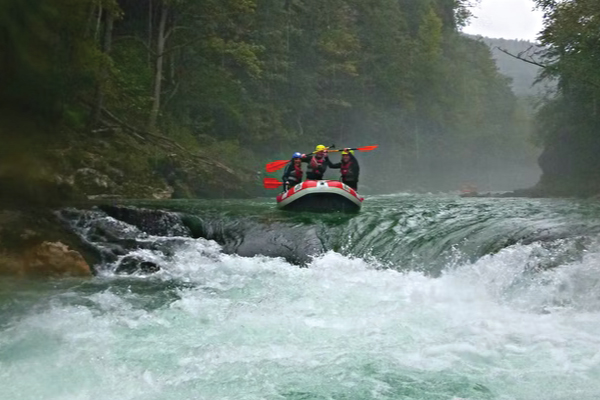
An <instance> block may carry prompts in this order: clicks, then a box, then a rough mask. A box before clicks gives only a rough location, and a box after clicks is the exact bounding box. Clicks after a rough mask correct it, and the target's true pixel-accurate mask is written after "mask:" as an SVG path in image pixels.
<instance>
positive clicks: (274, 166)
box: [267, 160, 290, 172]
mask: <svg viewBox="0 0 600 400" xmlns="http://www.w3.org/2000/svg"><path fill="white" fill-rule="evenodd" d="M289 162H290V160H279V161H273V162H270V163H268V164H267V172H275V171H279V170H280V169H282V168H284V167H285V166H286V165H287V163H289Z"/></svg>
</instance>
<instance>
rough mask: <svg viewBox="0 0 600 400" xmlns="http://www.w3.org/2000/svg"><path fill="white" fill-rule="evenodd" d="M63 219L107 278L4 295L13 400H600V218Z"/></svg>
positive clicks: (544, 207)
mask: <svg viewBox="0 0 600 400" xmlns="http://www.w3.org/2000/svg"><path fill="white" fill-rule="evenodd" d="M58 214H59V215H60V217H61V218H62V219H63V220H64V221H65V223H68V224H70V225H71V226H72V228H73V230H74V231H75V232H77V233H78V234H79V235H81V237H82V238H84V239H85V240H86V241H88V243H89V245H90V247H92V248H94V249H95V250H96V251H97V252H98V254H100V255H101V257H102V260H103V261H102V262H100V263H99V264H98V265H97V266H96V269H97V275H96V276H95V277H94V278H92V279H89V280H74V279H63V280H53V281H32V282H30V281H23V280H3V281H2V282H0V399H7V400H9V399H10V400H17V399H27V400H29V399H44V400H46V399H48V400H50V399H61V400H62V399H77V400H80V399H81V400H83V399H90V400H91V399H94V400H102V399H106V400H115V399H123V400H129V399H131V400H134V399H135V400H138V399H139V400H142V399H143V400H153V399H156V400H159V399H161V400H162V399H174V400H175V399H177V400H183V399H203V400H204V399H205V400H220V399H231V400H242V399H248V400H250V399H252V400H255V399H256V400H258V399H268V400H276V399H277V400H279V399H281V400H284V399H288V400H312V399H315V400H317V399H318V400H354V399H356V400H359V399H432V400H433V399H440V400H442V399H444V400H452V399H455V400H458V399H499V400H512V399H518V400H521V399H524V400H529V399H545V400H559V399H564V400H567V399H582V400H587V399H590V400H591V399H598V398H599V396H600V240H599V239H600V204H598V203H596V202H586V201H576V200H537V199H460V198H457V197H455V196H441V195H440V196H437V195H419V196H417V195H408V194H398V195H388V196H376V197H368V198H367V199H366V201H365V206H364V208H363V211H362V212H361V213H360V214H358V215H340V214H330V215H319V214H310V213H303V214H293V213H285V212H280V211H277V210H275V209H274V205H273V201H272V200H270V199H260V200H253V201H242V200H239V201H237V200H236V201H170V202H132V203H129V204H125V207H121V206H103V207H94V208H85V209H83V208H80V209H77V208H70V209H65V210H60V211H58ZM148 265H150V266H152V268H150V270H148V268H144V266H146V267H147V266H148ZM155 270H158V271H157V272H153V271H155Z"/></svg>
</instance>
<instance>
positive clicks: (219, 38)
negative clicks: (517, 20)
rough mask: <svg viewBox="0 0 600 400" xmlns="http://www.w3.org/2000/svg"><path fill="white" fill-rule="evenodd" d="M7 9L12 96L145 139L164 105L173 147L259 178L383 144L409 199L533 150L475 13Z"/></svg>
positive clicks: (22, 4)
mask: <svg viewBox="0 0 600 400" xmlns="http://www.w3.org/2000/svg"><path fill="white" fill-rule="evenodd" d="M0 1H1V2H0V22H2V23H0V26H2V27H3V28H0V37H1V38H2V39H3V40H4V41H6V42H7V43H9V46H8V52H6V53H5V54H3V55H1V56H0V57H2V61H3V62H2V65H1V66H0V73H1V74H0V75H2V76H3V77H7V76H8V77H10V78H6V82H4V83H5V84H6V85H7V87H8V89H9V90H8V94H7V95H5V96H3V98H2V99H3V100H5V101H9V102H10V101H12V99H14V98H18V99H20V101H22V102H23V103H26V104H27V105H28V106H30V105H36V106H38V107H42V108H52V109H54V108H58V109H60V110H65V109H66V110H69V111H68V112H67V116H68V120H69V121H71V123H72V124H73V125H76V126H80V125H81V115H80V112H79V111H77V113H74V112H73V111H72V110H73V109H74V108H73V107H65V105H68V104H71V103H73V102H79V103H83V104H86V105H88V106H89V105H90V104H92V103H94V102H95V104H96V110H98V109H99V108H102V107H103V108H105V109H107V110H109V111H110V112H111V113H112V114H114V115H116V116H117V117H118V118H119V119H120V120H123V121H125V122H126V123H127V124H129V125H135V126H138V127H140V126H145V121H147V120H148V119H149V117H153V116H155V114H156V113H155V112H153V110H152V107H153V105H154V106H157V105H158V124H157V125H158V127H159V128H160V130H161V133H162V134H163V135H165V136H168V137H170V138H171V139H172V140H175V141H176V142H178V143H180V144H181V145H183V146H184V147H186V148H189V149H194V150H196V149H199V148H204V149H205V150H206V151H209V152H216V153H219V154H220V155H221V156H223V157H226V158H227V159H230V160H231V162H232V163H233V164H237V165H239V166H240V168H249V167H251V168H252V169H254V168H256V169H259V168H260V164H262V162H263V161H264V160H268V159H269V158H270V157H272V156H273V155H276V154H277V155H279V154H288V153H291V152H293V151H294V150H305V149H309V148H312V147H313V146H314V143H315V142H317V141H318V142H324V143H330V142H336V143H338V144H340V145H346V144H347V145H365V144H380V145H381V146H382V147H381V150H380V157H379V158H378V159H377V160H372V164H371V165H372V171H374V170H375V169H377V170H378V171H380V172H381V174H380V176H374V175H375V174H372V175H373V176H374V180H373V181H375V180H377V179H379V180H380V181H386V182H387V183H390V182H392V183H393V184H395V185H396V186H397V187H407V186H410V185H412V186H415V185H417V184H418V185H422V182H423V181H424V180H425V179H430V180H431V181H432V182H433V181H435V180H436V179H437V180H438V182H435V184H438V183H439V182H445V186H446V187H448V188H455V187H458V186H459V185H460V183H461V182H462V181H463V180H464V179H471V177H470V175H469V174H470V173H471V171H472V170H473V168H472V167H471V165H473V164H477V165H479V164H481V165H488V164H489V163H488V161H489V160H491V159H493V160H494V162H495V163H496V164H498V163H502V162H507V163H510V162H512V159H511V157H512V155H514V154H522V153H523V152H521V151H520V150H517V151H512V150H514V147H519V146H521V144H520V143H519V140H523V138H524V137H525V136H526V132H523V130H522V127H521V126H520V125H519V123H518V118H517V115H518V105H517V100H516V98H515V96H514V95H513V94H512V93H511V91H510V88H509V82H508V80H507V79H506V78H505V77H503V76H501V75H500V74H499V73H498V71H497V69H496V66H495V65H494V63H493V61H492V59H491V55H490V52H489V50H488V49H487V48H486V47H485V46H484V45H483V44H481V43H478V42H477V41H474V40H472V39H469V38H465V37H463V36H461V35H460V33H459V32H458V29H459V27H460V26H463V25H464V24H465V21H466V20H467V19H468V17H469V11H468V10H469V4H470V2H469V1H465V0H419V1H415V0H328V1H322V0H285V1H284V0H226V1H223V0H151V1H150V0H149V1H144V2H140V1H139V0H110V1H109V0H104V1H101V2H97V1H95V0H55V1H51V2H50V1H43V0H0ZM2 11H5V12H4V13H2ZM161 21H162V23H161ZM113 22H114V29H113V28H112V27H113ZM163 42H164V49H163V50H162V52H161V54H159V51H160V50H159V49H160V46H159V44H162V43H163ZM161 70H162V74H159V71H161ZM157 77H158V78H157ZM0 79H3V78H0ZM155 86H156V87H157V88H158V89H159V90H158V92H157V93H158V94H159V95H160V96H158V95H155ZM40 88H43V90H40ZM38 92H39V93H44V96H45V98H43V99H41V98H36V93H38ZM155 97H156V98H155ZM158 100H160V101H158ZM91 108H93V107H90V113H92V110H91ZM154 111H156V109H154ZM150 119H152V118H150ZM150 125H153V124H150ZM207 137H209V138H212V140H205V139H206V138H207ZM516 138H520V139H519V140H517V139H516ZM219 149H223V151H219ZM511 151H512V152H511ZM507 154H511V156H507ZM240 159H243V160H244V162H243V163H240V162H239V160H240ZM486 163H488V164H486ZM496 164H495V166H494V168H496V167H497V165H496ZM490 165H491V164H490ZM490 168H491V166H490ZM399 170H402V171H403V172H404V173H402V174H398V171H399ZM365 171H366V173H367V174H368V168H366V169H365ZM438 175H439V177H438ZM450 176H451V177H452V179H448V177H450Z"/></svg>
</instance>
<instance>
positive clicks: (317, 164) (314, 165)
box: [309, 156, 325, 175]
mask: <svg viewBox="0 0 600 400" xmlns="http://www.w3.org/2000/svg"><path fill="white" fill-rule="evenodd" d="M324 163H325V157H322V158H321V159H317V156H313V158H312V159H311V160H310V164H309V166H310V170H311V172H312V173H313V174H317V175H323V172H324V171H323V164H324Z"/></svg>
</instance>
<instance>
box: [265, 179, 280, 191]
mask: <svg viewBox="0 0 600 400" xmlns="http://www.w3.org/2000/svg"><path fill="white" fill-rule="evenodd" d="M281 185H283V182H281V181H278V180H277V179H275V178H265V179H263V186H264V187H265V189H277V188H278V187H279V186H281Z"/></svg>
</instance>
